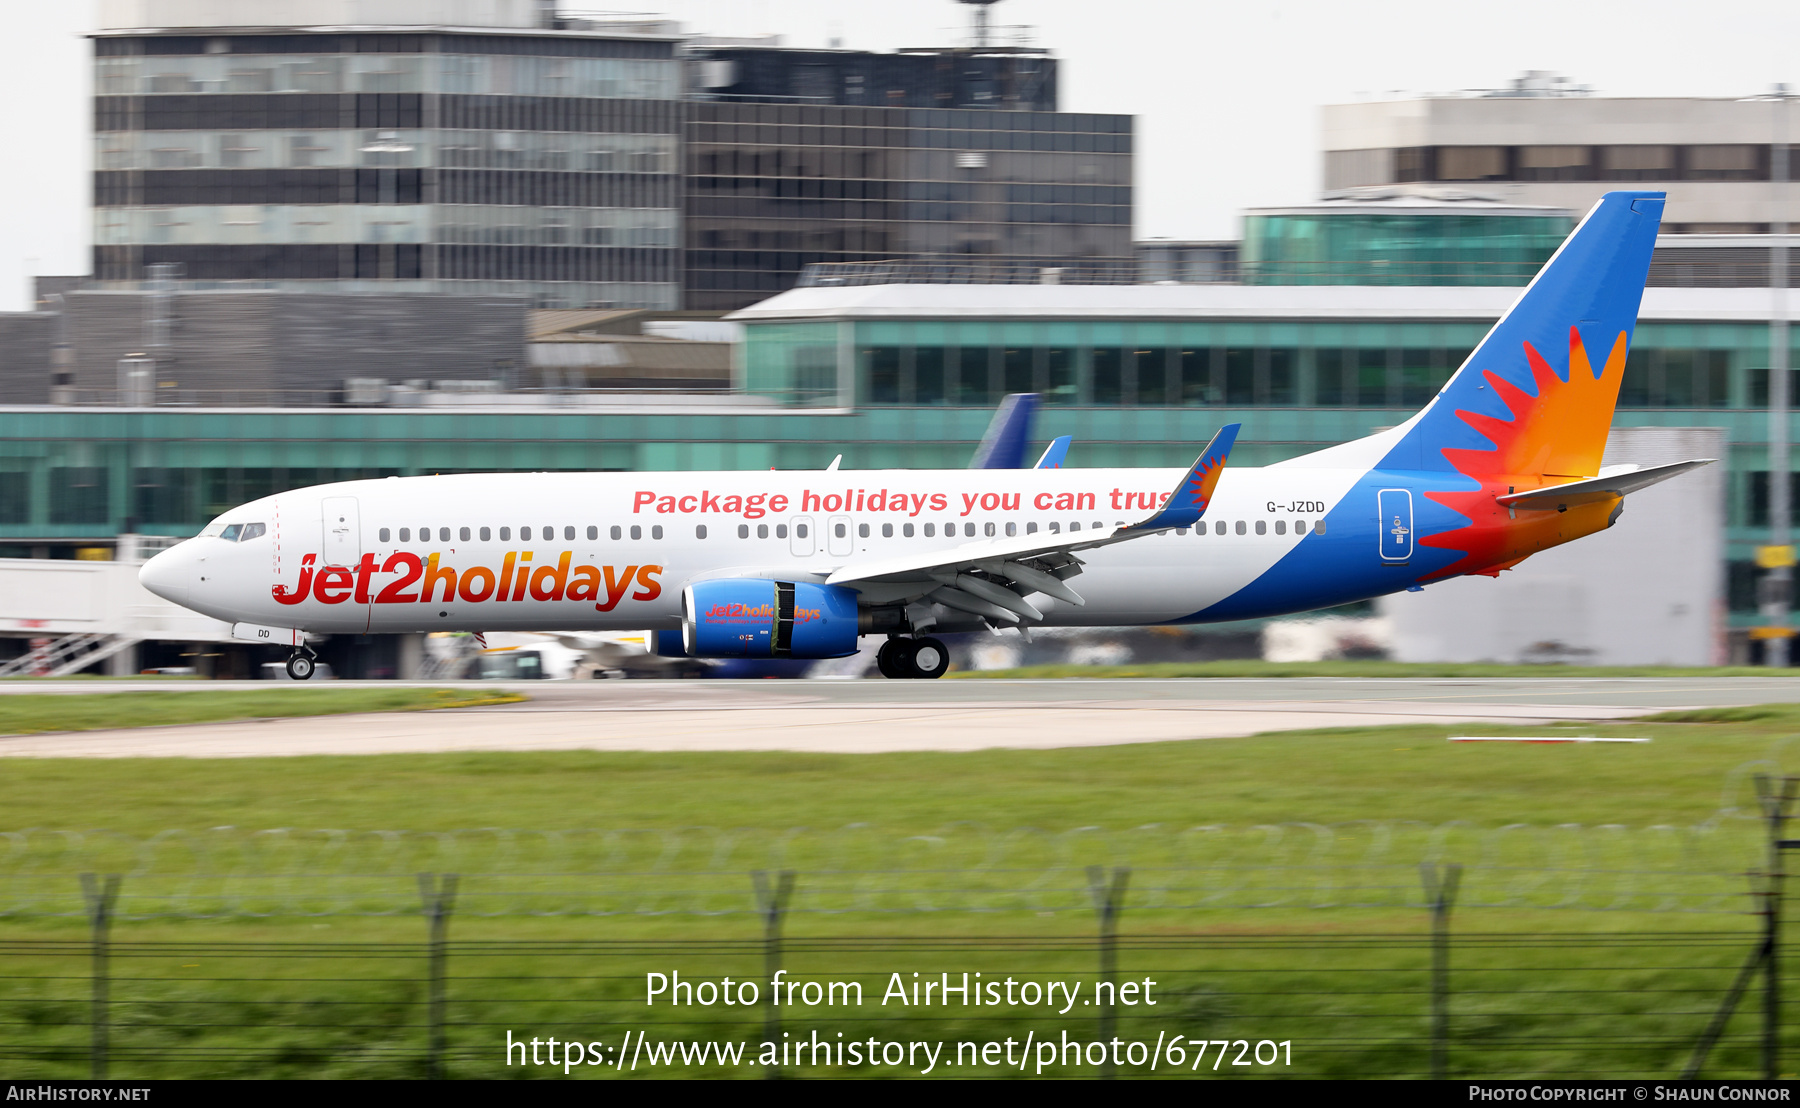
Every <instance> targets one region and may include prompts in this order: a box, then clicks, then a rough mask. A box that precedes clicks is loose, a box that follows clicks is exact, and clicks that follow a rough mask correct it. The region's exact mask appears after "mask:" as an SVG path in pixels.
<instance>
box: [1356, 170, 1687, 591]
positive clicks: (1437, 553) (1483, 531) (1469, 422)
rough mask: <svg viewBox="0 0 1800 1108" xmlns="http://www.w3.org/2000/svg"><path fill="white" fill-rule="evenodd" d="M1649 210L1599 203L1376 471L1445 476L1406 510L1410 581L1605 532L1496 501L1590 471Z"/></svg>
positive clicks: (1640, 286)
mask: <svg viewBox="0 0 1800 1108" xmlns="http://www.w3.org/2000/svg"><path fill="white" fill-rule="evenodd" d="M1662 209H1663V194H1662V193H1660V192H1609V193H1607V194H1606V195H1605V196H1604V197H1603V198H1601V200H1600V203H1599V204H1597V205H1596V206H1595V207H1594V209H1593V211H1591V212H1589V213H1588V216H1587V218H1586V219H1584V220H1582V223H1581V226H1580V227H1578V228H1576V230H1575V232H1574V234H1572V235H1570V236H1569V239H1568V241H1566V242H1565V243H1564V244H1563V246H1562V249H1561V250H1559V251H1557V253H1556V255H1555V256H1554V257H1553V258H1551V259H1550V261H1549V262H1548V263H1546V264H1545V266H1544V268H1543V270H1542V271H1540V272H1539V273H1538V276H1537V278H1536V279H1535V280H1534V281H1532V283H1531V284H1530V286H1529V287H1527V288H1526V290H1525V292H1524V294H1523V295H1521V296H1520V297H1519V300H1518V302H1517V303H1516V304H1514V305H1513V308H1512V310H1511V311H1509V312H1507V314H1506V315H1505V316H1504V317H1503V318H1502V319H1501V320H1500V322H1499V323H1497V324H1495V325H1494V329H1493V330H1492V331H1490V332H1488V336H1487V338H1486V339H1484V340H1483V341H1482V343H1481V345H1480V346H1479V347H1477V348H1476V349H1475V352H1474V353H1473V354H1471V355H1470V356H1469V360H1468V361H1467V362H1466V363H1464V365H1463V366H1462V368H1461V369H1460V370H1459V371H1458V372H1457V373H1456V375H1455V376H1454V377H1452V378H1451V380H1450V383H1449V384H1448V385H1446V386H1445V387H1444V390H1443V392H1442V393H1440V394H1439V395H1438V397H1437V398H1436V400H1435V401H1433V402H1432V404H1431V405H1430V406H1429V407H1427V408H1426V409H1425V410H1424V411H1423V412H1421V413H1420V414H1419V415H1418V416H1417V417H1416V418H1415V419H1414V421H1413V422H1412V424H1411V426H1410V428H1408V430H1407V432H1406V434H1405V435H1404V436H1403V437H1402V438H1401V439H1400V441H1399V442H1398V443H1396V444H1395V445H1394V447H1393V449H1392V450H1391V451H1390V452H1389V454H1388V456H1387V457H1386V458H1384V459H1383V460H1382V462H1381V463H1380V468H1382V469H1387V470H1423V471H1426V472H1433V471H1436V472H1440V473H1442V474H1443V477H1444V478H1446V480H1445V481H1444V482H1443V483H1442V484H1441V485H1439V487H1438V488H1436V489H1433V490H1430V491H1426V492H1425V494H1424V503H1421V504H1420V518H1419V521H1418V535H1419V540H1418V544H1419V546H1420V548H1421V550H1420V552H1419V553H1420V555H1421V561H1422V562H1423V561H1429V562H1431V563H1432V564H1430V565H1423V564H1421V565H1420V568H1421V569H1423V570H1424V571H1425V572H1423V573H1421V574H1420V579H1421V580H1434V579H1437V578H1442V577H1449V576H1454V575H1456V574H1461V573H1494V572H1498V570H1499V569H1500V568H1504V567H1505V566H1507V565H1511V564H1513V563H1514V562H1516V561H1518V560H1519V559H1521V558H1523V557H1526V556H1528V555H1529V554H1531V553H1532V552H1534V551H1536V550H1540V549H1543V548H1544V547H1546V546H1551V545H1555V544H1556V542H1558V541H1566V540H1567V539H1568V538H1569V537H1573V533H1574V532H1577V531H1579V532H1580V533H1588V532H1589V531H1591V530H1599V529H1602V528H1603V527H1605V526H1606V524H1607V522H1608V520H1607V515H1608V513H1609V512H1610V510H1611V507H1612V505H1611V504H1605V505H1601V504H1596V505H1591V506H1589V507H1588V508H1587V509H1584V516H1585V515H1588V514H1593V515H1595V518H1594V519H1592V520H1588V519H1585V518H1583V519H1580V520H1577V519H1561V520H1557V519H1550V518H1545V517H1542V516H1540V515H1526V514H1521V513H1519V512H1516V511H1512V510H1509V509H1508V508H1507V507H1506V506H1503V505H1501V504H1500V503H1498V502H1497V500H1496V497H1499V496H1506V495H1509V494H1513V493H1517V492H1522V491H1525V490H1528V489H1534V488H1541V487H1544V486H1546V485H1557V484H1563V483H1566V482H1569V481H1575V480H1580V479H1582V478H1587V477H1593V476H1595V475H1596V474H1598V473H1599V472H1600V457H1601V454H1602V453H1603V452H1604V451H1605V449H1606V436H1607V431H1608V429H1609V428H1610V427H1611V426H1612V419H1613V408H1614V406H1615V404H1616V403H1617V402H1618V398H1619V383H1620V381H1621V380H1622V379H1623V377H1624V375H1625V355H1626V352H1627V350H1628V349H1629V347H1630V345H1631V335H1632V330H1633V328H1634V326H1635V325H1636V323H1637V315H1638V306H1639V302H1640V301H1641V300H1642V298H1643V292H1644V281H1645V279H1646V277H1647V276H1648V274H1649V270H1650V252H1651V250H1652V248H1654V247H1655V245H1656V232H1657V227H1658V224H1659V223H1660V221H1661V219H1662ZM1596 513H1597V514H1596ZM1546 528H1547V529H1548V530H1549V531H1554V532H1556V533H1555V534H1554V535H1552V534H1550V533H1548V531H1547V532H1546V533H1545V534H1543V535H1538V534H1536V532H1537V531H1542V530H1545V529H1546Z"/></svg>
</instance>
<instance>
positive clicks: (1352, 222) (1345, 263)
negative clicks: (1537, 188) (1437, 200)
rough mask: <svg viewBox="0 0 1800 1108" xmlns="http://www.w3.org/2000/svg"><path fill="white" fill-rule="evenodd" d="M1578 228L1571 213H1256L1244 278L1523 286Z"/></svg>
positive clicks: (1248, 229)
mask: <svg viewBox="0 0 1800 1108" xmlns="http://www.w3.org/2000/svg"><path fill="white" fill-rule="evenodd" d="M1574 227H1575V221H1574V219H1573V218H1571V217H1569V216H1566V215H1500V214H1494V215H1478V214H1468V213H1447V212H1440V211H1433V212H1417V213H1409V212H1393V213H1389V212H1361V211H1346V212H1317V213H1280V214H1275V213H1271V214H1267V215H1258V214H1250V215H1246V216H1245V217H1244V241H1243V246H1242V255H1241V259H1240V273H1241V279H1242V281H1243V283H1244V284H1248V285H1468V286H1481V285H1487V286H1492V285H1515V286H1523V285H1525V284H1527V283H1528V282H1529V281H1530V280H1531V278H1532V277H1533V276H1535V275H1536V274H1537V271H1538V270H1539V269H1540V268H1542V267H1543V264H1544V263H1545V262H1546V261H1548V260H1549V259H1550V255H1552V254H1554V253H1555V252H1556V248H1557V247H1559V246H1561V245H1562V243H1563V240H1564V239H1565V238H1567V237H1568V235H1569V232H1570V231H1571V230H1573V229H1574Z"/></svg>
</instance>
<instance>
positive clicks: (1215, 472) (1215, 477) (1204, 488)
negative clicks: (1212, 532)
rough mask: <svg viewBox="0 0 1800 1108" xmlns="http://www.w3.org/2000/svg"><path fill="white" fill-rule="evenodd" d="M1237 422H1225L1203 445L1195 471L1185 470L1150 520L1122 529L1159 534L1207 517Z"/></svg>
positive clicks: (1237, 425)
mask: <svg viewBox="0 0 1800 1108" xmlns="http://www.w3.org/2000/svg"><path fill="white" fill-rule="evenodd" d="M1242 426H1243V425H1242V424H1240V423H1227V424H1226V425H1225V426H1223V427H1221V428H1219V433H1218V434H1216V435H1214V436H1213V437H1212V441H1211V442H1209V443H1207V444H1206V449H1205V450H1202V451H1201V452H1200V458H1199V460H1198V461H1196V462H1195V463H1194V468H1192V469H1190V470H1188V471H1187V475H1186V476H1184V477H1183V478H1182V479H1181V483H1180V484H1178V485H1176V486H1175V491H1174V492H1172V493H1170V494H1169V499H1168V500H1166V501H1164V502H1163V506H1162V508H1161V509H1159V510H1158V511H1157V513H1156V514H1155V515H1153V516H1151V517H1150V518H1149V519H1146V520H1143V521H1142V522H1139V523H1134V524H1132V525H1131V526H1129V527H1126V528H1124V530H1126V531H1162V530H1165V529H1167V528H1170V527H1192V526H1193V525H1194V524H1196V523H1198V522H1199V521H1200V517H1201V516H1203V515H1205V514H1206V506H1207V505H1208V504H1210V503H1212V497H1213V490H1214V489H1216V488H1218V487H1219V476H1220V475H1221V474H1223V473H1224V472H1225V459H1226V458H1227V457H1229V456H1230V454H1231V447H1232V444H1233V443H1235V442H1237V436H1238V428H1240V427H1242Z"/></svg>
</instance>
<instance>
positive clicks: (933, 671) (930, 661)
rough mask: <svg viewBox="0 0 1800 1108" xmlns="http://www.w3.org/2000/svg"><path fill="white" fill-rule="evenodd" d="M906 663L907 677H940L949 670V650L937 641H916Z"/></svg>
mask: <svg viewBox="0 0 1800 1108" xmlns="http://www.w3.org/2000/svg"><path fill="white" fill-rule="evenodd" d="M907 663H908V664H907V669H909V670H910V671H911V672H910V673H908V674H907V676H908V677H922V678H932V677H942V676H943V675H944V671H945V670H947V669H949V668H950V649H949V647H946V646H945V645H944V644H943V642H941V641H940V640H938V639H916V640H914V642H913V644H912V651H911V657H909V658H907Z"/></svg>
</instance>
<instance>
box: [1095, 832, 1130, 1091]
mask: <svg viewBox="0 0 1800 1108" xmlns="http://www.w3.org/2000/svg"><path fill="white" fill-rule="evenodd" d="M1087 879H1088V895H1089V896H1090V897H1092V898H1093V900H1094V910H1095V911H1097V912H1099V913H1100V980H1101V981H1102V982H1104V983H1105V984H1106V985H1107V986H1108V988H1107V990H1106V1002H1105V1003H1104V1004H1101V1005H1100V1041H1101V1042H1103V1043H1109V1042H1111V1041H1112V1038H1113V1032H1114V1030H1115V1027H1116V1023H1117V1017H1118V1011H1117V1006H1118V1000H1119V997H1118V990H1119V982H1118V976H1119V913H1120V912H1122V911H1123V910H1124V908H1125V886H1126V885H1127V884H1128V883H1129V882H1130V881H1131V867H1130V866H1114V867H1113V870H1112V876H1111V880H1108V879H1107V873H1106V867H1105V866H1089V867H1088V868H1087ZM1094 991H1095V993H1098V992H1099V991H1100V990H1099V989H1097V988H1096V989H1095V990H1094ZM1094 999H1095V1001H1096V1002H1097V1001H1099V999H1100V998H1099V996H1095V997H1094ZM1106 1057H1107V1061H1105V1062H1104V1063H1102V1064H1101V1067H1100V1076H1101V1077H1105V1078H1112V1077H1116V1076H1118V1074H1117V1073H1116V1072H1115V1071H1114V1067H1113V1063H1112V1055H1111V1054H1110V1053H1108V1054H1107V1056H1106Z"/></svg>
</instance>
